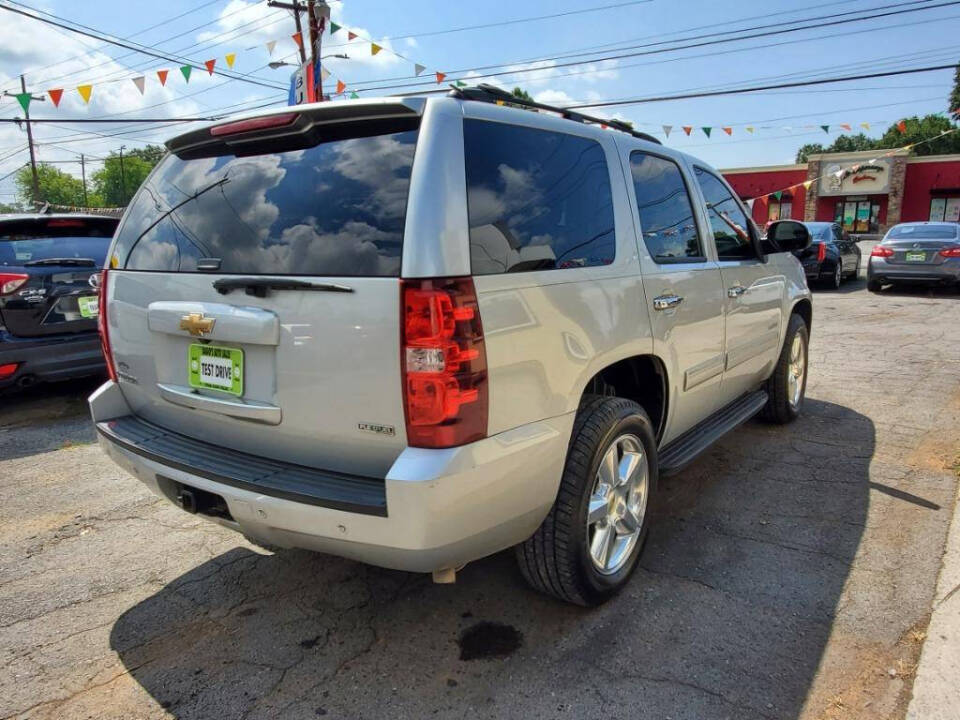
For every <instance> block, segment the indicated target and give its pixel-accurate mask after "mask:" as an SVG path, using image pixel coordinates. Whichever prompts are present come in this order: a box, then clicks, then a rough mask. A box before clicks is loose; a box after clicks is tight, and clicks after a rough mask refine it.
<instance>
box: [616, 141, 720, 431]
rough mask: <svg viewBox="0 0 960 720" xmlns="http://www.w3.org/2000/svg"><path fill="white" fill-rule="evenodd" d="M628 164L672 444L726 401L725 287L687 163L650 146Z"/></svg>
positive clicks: (639, 245) (634, 156)
mask: <svg viewBox="0 0 960 720" xmlns="http://www.w3.org/2000/svg"><path fill="white" fill-rule="evenodd" d="M628 163H629V164H628V166H627V168H626V170H627V171H628V172H629V173H630V175H629V177H631V179H632V181H633V182H632V184H633V193H634V198H635V201H636V206H637V211H638V217H637V222H638V227H639V228H640V232H639V233H638V234H639V235H640V237H641V238H642V241H641V243H638V250H639V252H640V264H641V267H642V270H643V286H644V291H645V292H646V300H647V304H648V308H649V310H648V312H649V317H650V322H651V325H652V333H653V338H654V349H655V351H656V352H657V354H658V356H659V357H660V358H661V359H662V360H663V361H664V363H665V364H666V365H667V374H668V377H669V378H670V379H671V383H670V384H671V387H670V388H669V392H670V397H671V402H670V417H669V420H668V425H667V428H666V432H665V433H664V436H663V438H662V440H661V442H662V443H667V442H670V441H671V440H673V439H674V438H676V437H677V436H678V435H680V434H682V433H683V432H684V431H686V430H689V429H690V428H691V427H693V426H694V425H695V424H696V423H697V422H699V421H700V420H702V419H704V418H705V417H706V416H708V415H709V414H710V413H711V412H713V411H714V410H716V409H718V408H719V407H720V406H721V405H722V404H723V402H722V400H723V397H722V395H721V393H720V380H721V375H722V373H723V284H722V281H721V277H720V270H719V268H718V267H717V263H716V261H715V260H714V259H712V258H710V257H709V256H708V255H707V251H706V242H707V238H706V237H705V234H704V232H703V230H704V226H702V225H701V224H700V222H698V218H697V213H696V212H695V210H694V207H695V200H694V199H693V198H695V197H696V194H695V192H693V191H691V189H690V182H689V179H688V177H687V176H686V175H685V172H684V169H681V164H680V163H679V162H677V161H676V160H674V159H672V158H670V157H667V156H665V155H664V156H661V155H659V154H656V153H653V152H649V151H645V150H643V151H641V150H634V151H633V152H631V153H630V156H629V160H628Z"/></svg>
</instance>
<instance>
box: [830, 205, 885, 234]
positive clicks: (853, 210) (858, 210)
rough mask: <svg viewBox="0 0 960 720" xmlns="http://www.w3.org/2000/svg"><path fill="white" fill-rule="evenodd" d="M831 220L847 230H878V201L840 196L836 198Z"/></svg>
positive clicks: (858, 231) (869, 231) (865, 231)
mask: <svg viewBox="0 0 960 720" xmlns="http://www.w3.org/2000/svg"><path fill="white" fill-rule="evenodd" d="M833 220H834V222H836V223H839V224H840V225H842V226H843V229H844V230H846V231H847V232H855V233H875V232H879V231H880V203H878V202H876V201H875V200H870V199H868V198H841V199H839V200H837V204H836V207H835V210H834V214H833Z"/></svg>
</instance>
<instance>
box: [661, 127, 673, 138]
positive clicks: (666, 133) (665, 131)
mask: <svg viewBox="0 0 960 720" xmlns="http://www.w3.org/2000/svg"><path fill="white" fill-rule="evenodd" d="M671 130H673V125H664V126H663V134H664V135H666V136H667V137H670V131H671Z"/></svg>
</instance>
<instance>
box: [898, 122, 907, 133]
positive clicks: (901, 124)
mask: <svg viewBox="0 0 960 720" xmlns="http://www.w3.org/2000/svg"><path fill="white" fill-rule="evenodd" d="M897 130H899V131H900V132H901V133H905V132H906V131H907V121H906V120H901V121H900V122H898V123H897Z"/></svg>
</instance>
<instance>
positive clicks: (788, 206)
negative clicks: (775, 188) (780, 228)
mask: <svg viewBox="0 0 960 720" xmlns="http://www.w3.org/2000/svg"><path fill="white" fill-rule="evenodd" d="M792 214H793V198H792V197H791V196H789V195H787V194H784V195H781V196H780V199H779V200H776V199H774V198H770V204H769V206H768V210H767V222H776V221H777V220H789V219H790V217H791V215H792Z"/></svg>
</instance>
